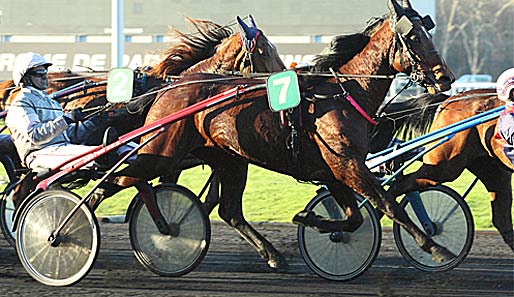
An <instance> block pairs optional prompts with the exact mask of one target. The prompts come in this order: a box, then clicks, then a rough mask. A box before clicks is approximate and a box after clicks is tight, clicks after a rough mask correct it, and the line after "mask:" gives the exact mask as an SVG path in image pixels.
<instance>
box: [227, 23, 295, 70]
mask: <svg viewBox="0 0 514 297" xmlns="http://www.w3.org/2000/svg"><path fill="white" fill-rule="evenodd" d="M236 20H237V23H238V24H239V31H240V37H241V44H242V46H243V49H244V53H245V54H244V63H243V64H242V65H241V69H240V70H241V72H242V73H248V72H275V71H282V70H284V69H285V68H286V67H285V65H284V63H283V62H282V60H281V59H280V56H279V55H278V51H277V48H276V47H275V45H273V43H271V42H270V41H269V40H268V38H267V37H266V36H265V35H264V34H263V32H262V31H261V30H260V29H259V28H258V27H257V25H256V23H255V20H254V19H253V17H252V16H251V15H249V16H248V20H249V25H247V24H246V23H245V22H244V21H243V20H242V19H241V18H240V17H239V16H237V17H236Z"/></svg>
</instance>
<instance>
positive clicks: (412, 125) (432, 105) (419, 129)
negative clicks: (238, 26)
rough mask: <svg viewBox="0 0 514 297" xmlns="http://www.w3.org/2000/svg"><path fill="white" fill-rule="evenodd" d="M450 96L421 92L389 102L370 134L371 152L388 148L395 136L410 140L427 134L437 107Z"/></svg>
mask: <svg viewBox="0 0 514 297" xmlns="http://www.w3.org/2000/svg"><path fill="white" fill-rule="evenodd" d="M448 97H449V96H448V95H445V94H435V95H432V94H421V95H418V96H415V97H411V98H409V99H406V100H402V101H399V102H394V103H391V104H389V105H388V106H387V107H386V108H385V109H384V110H383V112H382V114H381V115H380V116H379V117H378V118H377V122H378V125H377V126H375V129H374V130H373V131H372V133H371V135H370V152H372V153H374V152H378V151H380V150H383V149H385V148H387V146H388V145H389V143H390V142H391V141H392V140H393V138H400V139H401V140H409V139H412V138H415V137H417V136H420V135H423V134H426V133H427V132H428V130H429V129H430V126H431V125H432V122H433V120H434V116H435V113H436V111H437V108H438V107H439V105H440V104H441V102H443V101H444V100H446V99H447V98H448Z"/></svg>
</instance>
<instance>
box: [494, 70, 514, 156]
mask: <svg viewBox="0 0 514 297" xmlns="http://www.w3.org/2000/svg"><path fill="white" fill-rule="evenodd" d="M496 93H497V95H498V99H500V100H502V101H505V111H504V112H503V113H502V114H501V116H500V118H499V119H498V134H499V136H500V137H501V138H502V139H503V140H505V142H506V144H505V145H504V147H503V151H504V152H505V155H507V157H509V159H510V160H511V161H512V163H513V164H514V68H510V69H507V70H505V71H504V72H503V73H502V74H501V75H500V76H499V77H498V80H497V82H496Z"/></svg>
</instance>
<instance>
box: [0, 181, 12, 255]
mask: <svg viewBox="0 0 514 297" xmlns="http://www.w3.org/2000/svg"><path fill="white" fill-rule="evenodd" d="M13 196H14V189H10V190H7V192H6V193H5V194H4V196H3V197H2V200H0V228H2V233H3V234H4V238H5V240H7V242H8V243H9V244H10V245H11V246H12V247H15V246H16V232H13V231H12V224H13V215H14V202H13Z"/></svg>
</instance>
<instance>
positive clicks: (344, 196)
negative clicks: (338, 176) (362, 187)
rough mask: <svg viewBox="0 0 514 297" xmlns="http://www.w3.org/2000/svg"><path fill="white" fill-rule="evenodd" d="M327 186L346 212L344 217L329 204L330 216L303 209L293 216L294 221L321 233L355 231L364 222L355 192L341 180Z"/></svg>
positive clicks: (328, 211)
mask: <svg viewBox="0 0 514 297" xmlns="http://www.w3.org/2000/svg"><path fill="white" fill-rule="evenodd" d="M327 187H328V189H329V191H330V193H331V194H332V196H333V197H334V199H335V201H336V203H337V204H338V205H339V206H340V207H341V209H342V210H343V212H344V218H343V216H342V215H341V214H340V213H339V211H338V210H336V209H332V207H331V206H328V208H327V213H329V214H330V215H329V216H330V217H328V218H327V217H323V216H320V215H316V214H315V213H314V211H312V210H302V211H300V212H299V213H297V214H296V215H295V216H294V218H293V223H295V224H297V225H302V226H305V227H309V228H313V229H315V230H317V231H318V232H321V233H328V232H337V231H346V232H353V231H355V230H357V229H358V228H359V227H360V226H361V225H362V223H363V221H364V219H363V217H362V214H361V212H360V210H359V208H358V206H357V202H356V200H355V192H353V190H352V189H350V188H348V187H347V186H345V185H344V184H341V183H339V182H331V183H327Z"/></svg>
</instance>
